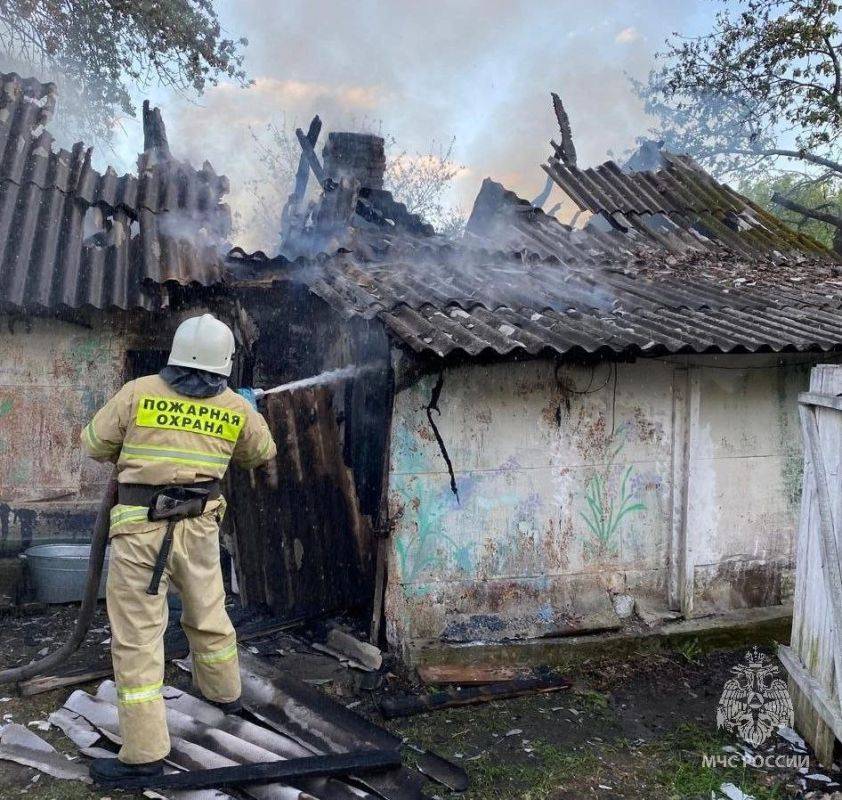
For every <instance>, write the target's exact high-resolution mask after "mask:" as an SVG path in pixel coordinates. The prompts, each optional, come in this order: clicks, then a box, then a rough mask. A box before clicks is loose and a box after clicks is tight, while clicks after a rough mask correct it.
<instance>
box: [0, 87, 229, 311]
mask: <svg viewBox="0 0 842 800" xmlns="http://www.w3.org/2000/svg"><path fill="white" fill-rule="evenodd" d="M54 103H55V87H54V85H53V84H41V83H38V82H37V81H34V80H22V79H21V78H20V77H19V76H17V75H15V74H14V73H12V74H7V75H0V247H2V252H1V253H0V303H2V305H3V306H5V307H22V308H30V309H34V308H55V307H60V306H65V307H70V308H78V307H83V306H93V307H95V308H109V307H116V308H121V309H128V308H135V307H140V308H150V307H154V306H156V305H159V304H160V303H161V290H160V288H158V287H156V286H154V284H163V283H166V282H168V281H175V282H178V283H181V284H187V283H197V284H202V285H209V284H212V283H216V282H217V281H219V280H220V278H221V275H222V270H223V260H222V258H221V256H220V247H221V243H222V242H224V240H225V239H226V237H227V235H228V232H229V230H230V227H231V223H230V214H229V211H228V208H227V206H225V205H223V204H221V203H220V198H221V197H222V195H223V194H225V193H226V192H227V191H228V181H227V179H226V178H225V177H223V176H218V175H216V173H215V172H214V171H213V168H212V167H211V166H210V164H208V163H205V165H204V166H203V168H202V169H201V170H195V169H193V168H192V167H191V166H190V165H189V164H183V163H180V162H178V161H175V160H172V159H163V160H162V159H159V157H158V155H157V153H156V152H155V151H149V152H146V153H144V154H142V155H141V156H140V158H139V159H138V175H137V176H135V175H122V176H118V175H117V174H116V172H114V170H113V169H111V168H110V167H109V168H108V169H107V170H106V171H105V172H104V173H99V172H98V171H97V170H95V169H93V168H92V167H91V150H90V149H85V147H84V146H83V145H82V144H81V143H79V144H76V145H75V146H74V147H73V148H72V150H70V151H68V150H64V149H58V150H56V149H55V147H54V141H53V137H52V136H51V135H50V134H49V133H48V132H47V131H46V130H44V125H45V124H46V122H47V120H48V118H49V114H50V112H51V111H52V108H53V106H54ZM145 111H147V109H145Z"/></svg>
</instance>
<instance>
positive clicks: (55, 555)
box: [23, 544, 108, 603]
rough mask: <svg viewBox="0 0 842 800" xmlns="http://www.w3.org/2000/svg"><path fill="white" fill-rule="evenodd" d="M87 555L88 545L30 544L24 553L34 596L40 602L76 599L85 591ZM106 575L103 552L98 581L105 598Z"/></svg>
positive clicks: (106, 557) (106, 561)
mask: <svg viewBox="0 0 842 800" xmlns="http://www.w3.org/2000/svg"><path fill="white" fill-rule="evenodd" d="M90 554H91V547H90V545H87V544H39V545H37V546H35V547H30V548H29V549H28V550H27V551H26V552H25V553H24V554H23V555H24V558H25V559H26V563H27V564H28V565H29V574H30V576H31V577H32V584H33V587H34V588H35V597H36V599H37V600H38V601H39V602H41V603H74V602H79V601H80V600H81V599H82V595H83V594H84V592H85V578H86V577H87V575H88V558H89V557H90ZM107 575H108V553H107V551H106V554H105V564H104V565H103V568H102V580H100V582H99V595H98V596H99V598H100V599H102V598H104V597H105V578H106V576H107Z"/></svg>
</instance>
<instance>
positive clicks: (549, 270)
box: [239, 162, 842, 357]
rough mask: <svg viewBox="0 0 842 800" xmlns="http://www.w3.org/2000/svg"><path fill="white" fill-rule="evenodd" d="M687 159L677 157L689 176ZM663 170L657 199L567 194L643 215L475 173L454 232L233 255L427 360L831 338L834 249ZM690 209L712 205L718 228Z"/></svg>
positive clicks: (755, 346)
mask: <svg viewBox="0 0 842 800" xmlns="http://www.w3.org/2000/svg"><path fill="white" fill-rule="evenodd" d="M692 170H693V168H691V167H689V166H687V165H686V164H685V163H684V162H681V163H680V164H679V167H677V168H676V172H677V173H680V175H681V176H683V177H682V178H681V180H685V179H686V180H685V182H686V183H687V185H690V178H688V177H687V174H688V173H689V172H690V171H692ZM569 172H570V174H577V175H578V174H579V173H580V172H581V171H577V170H569ZM609 172H610V174H611V175H612V176H613V177H612V180H615V181H616V183H618V184H619V183H622V182H623V181H625V180H626V176H624V175H623V174H622V173H620V172H619V171H615V170H610V169H609ZM651 175H652V174H651V173H650V178H651ZM657 175H659V176H660V171H659V172H658V173H657ZM638 178H640V176H639V175H638ZM662 178H663V176H661V178H659V180H661V179H662ZM634 180H636V179H634ZM634 180H633V179H630V183H631V184H633V183H634ZM640 180H643V179H642V178H640ZM673 180H678V178H675V175H673V177H672V178H670V179H663V180H662V184H663V186H665V187H667V189H664V193H663V196H662V197H661V199H658V198H657V197H656V195H655V194H654V192H655V191H656V188H653V189H652V190H651V191H650V193H649V195H650V196H649V200H648V205H646V204H644V203H643V201H641V202H640V203H638V204H636V205H635V203H634V202H633V200H632V198H633V194H632V192H631V189H629V190H628V191H627V193H626V194H627V195H628V197H624V196H623V195H621V194H618V195H617V202H616V203H614V205H612V204H611V203H610V202H609V196H608V194H607V192H606V191H605V190H603V195H602V200H600V201H597V199H596V195H595V194H594V193H593V192H591V193H590V194H587V195H586V194H585V193H584V191H583V193H582V194H580V195H578V197H579V199H580V200H581V199H582V198H584V197H587V203H589V204H590V206H588V208H587V209H584V208H583V210H589V211H593V212H594V213H598V214H604V213H608V212H609V211H610V213H611V214H612V215H613V217H616V216H617V215H618V214H619V215H623V218H624V219H625V218H633V217H636V216H637V217H638V218H642V216H643V215H645V214H649V215H650V220H649V222H647V225H642V224H640V225H631V224H629V225H626V226H620V225H619V224H612V225H609V226H605V225H600V224H588V225H586V227H585V228H584V229H582V230H575V229H573V228H571V227H569V226H566V225H563V224H561V223H560V222H559V221H558V220H557V219H556V218H555V217H552V216H550V215H548V214H545V213H544V212H543V211H541V210H540V209H536V208H535V207H533V206H532V205H531V204H530V203H528V202H526V201H524V200H521V199H520V198H518V197H517V196H516V195H514V194H513V193H512V192H509V191H507V190H506V189H504V188H503V187H502V186H501V185H500V184H497V183H494V182H493V181H491V180H486V181H485V182H484V183H483V186H482V190H481V191H480V193H479V195H478V197H477V200H476V203H475V205H474V209H473V212H472V214H471V218H470V220H469V222H468V226H467V231H466V234H465V237H464V239H463V240H462V241H461V242H447V241H445V240H442V239H440V238H438V237H413V236H410V235H407V234H405V233H401V232H399V231H397V232H394V233H391V234H390V233H385V232H380V233H378V234H377V235H376V236H373V235H371V234H369V233H365V232H361V231H357V232H356V235H355V236H354V237H353V238H352V239H350V240H349V241H348V250H347V251H346V252H341V253H340V254H338V255H337V256H335V257H332V258H329V257H324V258H323V259H321V260H317V261H311V262H303V261H299V262H295V263H292V264H290V263H288V262H285V263H281V262H279V261H274V262H273V261H264V262H258V261H256V260H255V259H250V258H249V257H247V256H245V255H244V254H242V253H241V254H240V258H239V263H240V266H242V265H243V262H246V263H249V264H250V266H251V268H252V277H251V280H252V281H256V282H257V284H258V285H260V284H261V283H262V284H264V285H265V284H268V283H272V282H273V281H275V280H278V279H280V280H285V279H292V280H302V281H304V282H305V283H307V284H308V286H309V287H310V289H311V290H312V291H313V292H314V293H315V294H317V295H318V296H320V297H321V298H323V299H324V300H325V301H327V302H328V303H329V304H330V305H332V306H333V307H334V308H335V309H337V310H338V311H340V312H341V313H342V314H345V315H354V314H359V315H362V316H364V317H367V318H374V317H376V318H379V319H380V320H382V321H383V323H384V324H385V326H386V328H387V330H388V331H389V332H390V334H391V335H392V336H393V338H394V339H396V340H398V341H399V342H401V343H403V344H405V345H407V346H408V347H410V348H411V349H412V350H414V351H416V352H419V353H427V354H430V355H435V356H439V357H443V356H449V355H451V354H463V355H468V356H472V357H475V356H479V355H482V354H496V355H498V356H507V355H513V354H518V353H526V354H531V355H537V354H539V353H544V352H554V353H557V354H567V353H588V354H592V353H599V352H611V353H615V354H646V355H654V354H658V353H708V352H769V351H771V352H780V351H829V350H835V349H842V268H840V266H839V265H837V264H836V263H835V262H834V260H833V256H832V254H830V253H829V252H828V251H827V250H825V249H824V248H822V247H821V246H820V245H818V244H817V243H815V242H813V241H812V240H810V239H808V238H807V237H801V236H798V235H797V234H794V233H793V232H791V231H789V229H787V228H786V227H785V226H783V225H782V223H779V222H778V221H777V220H775V219H774V218H771V217H769V216H768V215H765V212H761V211H759V210H757V209H755V208H754V207H753V206H751V205H750V204H749V203H748V202H747V201H744V200H742V199H741V198H740V197H739V196H738V195H736V194H734V193H733V192H731V191H730V190H728V189H727V187H722V186H720V185H718V184H717V187H718V188H716V191H713V190H711V194H712V196H713V197H714V198H719V199H717V200H716V201H714V200H713V199H711V200H710V202H709V203H708V205H707V206H706V205H705V203H704V202H703V200H704V199H705V198H706V197H707V195H706V194H705V192H707V189H708V188H709V186H708V182H710V183H715V182H713V179H709V176H706V175H705V174H704V173H699V174H698V175H696V174H694V175H693V176H692V180H693V181H696V182H697V183H698V184H699V186H701V187H702V188H698V189H697V192H696V197H697V201H698V202H695V204H693V203H691V199H692V195H688V199H687V202H686V204H685V205H684V206H681V205H680V204H679V203H678V201H677V200H675V199H674V198H675V196H676V193H677V191H678V190H677V189H674V187H673V188H671V187H672V183H671V181H673ZM621 200H622V201H623V202H624V203H625V204H622V203H621ZM726 200H727V207H726ZM626 201H628V202H626ZM582 203H583V204H584V203H585V200H582ZM691 212H692V213H691ZM693 213H695V214H697V215H702V214H707V215H708V216H709V217H711V216H716V215H720V216H721V217H722V220H724V221H722V222H721V226H722V227H725V228H727V230H728V231H729V234H728V237H727V238H726V237H724V236H719V235H718V232H717V231H714V230H713V228H712V223H711V222H710V220H708V224H707V225H706V226H705V225H702V224H700V223H699V222H698V220H699V218H700V217H699V216H697V217H693ZM729 214H733V215H735V217H736V222H735V221H734V220H733V219H731V217H729V216H728V215H729ZM656 217H660V220H659V221H658V224H657V230H655V227H656V226H654V224H653V223H652V220H655V219H656ZM746 220H749V221H751V224H753V225H754V227H753V228H752V227H751V226H750V224H749V222H746ZM732 222H733V223H734V226H735V227H734V228H731V227H728V226H729V225H730V224H731V223H732ZM746 226H749V227H746ZM653 231H654V232H653ZM743 235H745V238H744V239H740V236H743ZM734 237H737V239H738V240H739V241H738V242H737V244H738V245H739V246H738V247H736V249H735V248H733V247H732V246H731V245H732V244H734ZM302 266H304V268H303V269H302ZM241 274H242V272H241Z"/></svg>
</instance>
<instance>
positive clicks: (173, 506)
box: [81, 314, 277, 782]
mask: <svg viewBox="0 0 842 800" xmlns="http://www.w3.org/2000/svg"><path fill="white" fill-rule="evenodd" d="M233 355H234V335H233V334H232V332H231V329H230V328H229V327H228V326H227V325H225V324H224V323H223V322H220V321H219V320H218V319H216V318H215V317H213V316H212V315H210V314H204V315H202V316H198V317H191V318H190V319H187V320H185V321H184V322H182V323H181V325H179V327H178V329H177V330H176V332H175V336H174V338H173V343H172V349H171V351H170V355H169V360H168V362H167V366H166V367H165V368H164V369H162V370H161V372H160V373H158V374H157V375H147V376H146V377H143V378H138V379H137V380H134V381H130V382H129V383H127V384H126V385H125V386H124V387H123V388H122V389H120V391H119V392H117V394H116V395H114V397H113V398H111V400H109V401H108V403H106V404H105V406H104V407H103V408H102V409H100V411H98V412H97V413H96V415H95V416H94V418H93V419H92V420H91V422H90V423H89V424H88V426H87V427H86V428H85V429H84V430H83V431H82V437H81V438H82V444H83V446H84V448H85V450H86V451H87V453H88V454H89V455H90V456H91V457H93V458H95V459H97V460H98V461H114V462H116V464H117V471H118V479H117V480H118V495H117V505H115V506H114V508H113V509H112V510H111V527H110V531H109V535H110V540H111V541H110V557H109V564H108V582H107V589H106V599H107V605H108V617H109V619H110V621H111V656H112V660H113V662H114V676H115V680H116V683H117V696H118V714H119V720H120V736H121V738H122V741H123V744H122V747H121V748H120V753H119V756H118V758H116V759H95V760H94V761H93V763H92V764H91V775H92V777H93V778H94V780H95V781H99V782H113V781H119V780H120V779H121V778H123V777H131V776H147V777H148V776H155V775H158V774H160V773H161V772H162V771H163V761H162V759H164V758H165V757H166V756H167V754H168V753H169V751H170V739H169V734H168V732H167V724H166V715H165V709H164V700H163V697H162V696H161V690H162V686H163V678H164V643H163V637H164V630H165V628H166V626H167V587H168V585H169V584H172V585H173V586H174V587H175V589H176V590H177V591H178V593H179V594H180V596H181V601H182V607H183V612H182V616H181V625H182V627H183V628H184V632H185V633H186V635H187V638H188V640H189V642H190V651H191V654H192V662H193V679H194V683H195V685H196V686H197V688H198V689H199V691H200V692H201V693H202V695H203V696H204V697H205V699H206V700H208V701H209V702H211V703H213V704H214V705H216V706H218V707H219V708H221V709H222V710H224V711H225V712H226V713H233V712H236V711H238V710H239V709H240V705H239V698H240V673H239V665H238V662H237V643H236V637H235V633H234V627H233V625H232V624H231V620H230V619H229V618H228V614H227V613H226V611H225V591H224V588H223V585H222V573H221V571H220V563H219V538H218V530H219V523H220V522H221V520H222V517H223V514H224V513H225V498H224V497H223V496H222V494H220V479H221V478H222V476H223V475H224V474H225V471H226V470H227V468H228V463H229V461H230V460H232V459H233V461H234V462H235V463H236V464H238V465H239V466H241V467H244V468H246V469H252V468H255V467H258V466H261V465H263V466H264V467H265V468H267V469H268V470H269V477H270V482H275V481H276V480H277V473H276V471H275V460H274V458H275V454H276V449H275V443H274V442H273V440H272V435H271V433H270V432H269V427H268V426H267V424H266V422H265V420H264V419H263V417H262V416H261V415H260V414H259V413H257V411H256V409H255V408H253V407H252V405H251V404H250V403H249V401H248V400H246V399H245V397H243V396H241V395H240V394H237V393H236V392H234V391H232V390H231V389H229V388H228V385H227V379H228V377H229V376H230V374H231V360H232V357H233Z"/></svg>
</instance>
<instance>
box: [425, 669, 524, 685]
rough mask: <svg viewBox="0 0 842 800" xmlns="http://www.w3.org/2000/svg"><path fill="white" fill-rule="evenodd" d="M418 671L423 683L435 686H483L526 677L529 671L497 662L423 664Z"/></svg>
mask: <svg viewBox="0 0 842 800" xmlns="http://www.w3.org/2000/svg"><path fill="white" fill-rule="evenodd" d="M417 671H418V677H419V679H420V680H421V682H422V683H426V684H428V685H433V686H447V685H459V686H476V685H480V686H481V685H483V684H488V683H500V682H502V681H512V680H515V679H516V678H524V677H526V675H527V673H528V672H529V670H528V669H525V668H520V669H517V668H515V667H505V666H499V665H496V664H422V665H421V666H419V667H418V670H417Z"/></svg>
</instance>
